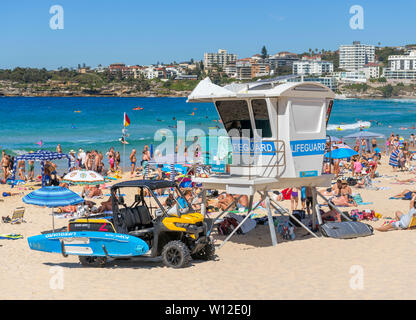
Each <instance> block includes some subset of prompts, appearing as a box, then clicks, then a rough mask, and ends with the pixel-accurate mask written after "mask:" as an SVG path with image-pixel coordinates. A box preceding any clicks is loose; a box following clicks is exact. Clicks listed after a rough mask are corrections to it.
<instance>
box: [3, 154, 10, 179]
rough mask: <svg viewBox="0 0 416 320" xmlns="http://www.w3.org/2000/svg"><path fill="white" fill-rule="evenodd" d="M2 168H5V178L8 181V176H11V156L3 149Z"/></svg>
mask: <svg viewBox="0 0 416 320" xmlns="http://www.w3.org/2000/svg"><path fill="white" fill-rule="evenodd" d="M1 169H2V170H3V178H4V182H6V180H7V177H8V176H9V156H8V155H7V154H6V152H4V150H3V151H2V157H1Z"/></svg>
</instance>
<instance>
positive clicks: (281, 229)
mask: <svg viewBox="0 0 416 320" xmlns="http://www.w3.org/2000/svg"><path fill="white" fill-rule="evenodd" d="M277 233H279V234H280V235H281V236H282V238H283V239H285V240H294V239H295V226H294V225H293V224H292V223H291V222H290V221H286V222H281V223H279V224H278V225H277Z"/></svg>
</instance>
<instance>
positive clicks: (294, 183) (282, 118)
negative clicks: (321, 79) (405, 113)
mask: <svg viewBox="0 0 416 320" xmlns="http://www.w3.org/2000/svg"><path fill="white" fill-rule="evenodd" d="M334 97H335V94H334V92H333V91H331V90H330V89H329V88H328V87H326V86H324V85H322V84H320V83H314V82H297V83H293V82H292V83H284V84H279V83H278V82H277V81H273V80H272V81H258V82H254V83H248V84H231V85H227V86H225V87H221V86H218V85H216V84H214V83H212V82H211V81H210V79H209V78H206V79H204V80H202V81H201V82H200V83H199V84H198V85H197V87H196V88H195V89H194V90H193V91H192V93H191V94H190V95H189V97H188V102H212V103H214V105H215V108H216V110H217V112H218V114H219V117H220V119H221V121H222V123H223V125H224V128H225V130H226V131H227V134H228V135H229V136H230V138H231V145H232V164H230V168H229V172H230V174H229V175H212V176H210V177H209V178H199V177H197V178H194V179H193V181H194V182H196V183H202V185H203V188H204V189H222V190H226V192H228V193H230V194H240V195H242V194H244V195H248V196H249V197H250V208H249V212H250V211H251V210H254V208H252V202H253V196H254V194H255V193H257V192H258V193H259V194H260V195H261V198H262V199H264V200H265V202H266V205H267V209H268V212H269V225H270V231H271V236H272V241H273V245H275V244H276V235H275V230H274V228H273V220H272V216H271V210H270V199H269V196H268V192H269V191H271V190H273V189H283V188H287V187H299V188H300V187H302V186H310V187H312V188H313V189H312V190H313V193H314V199H315V204H316V192H315V191H316V187H328V186H330V185H331V180H332V178H333V176H332V175H328V174H324V175H323V174H322V164H323V157H324V153H325V144H326V125H327V120H328V118H329V115H330V112H331V108H332V103H333V99H334ZM203 196H204V194H203ZM204 197H205V196H204ZM204 201H205V199H204ZM272 202H273V201H272ZM271 205H272V206H273V207H275V208H276V206H279V205H278V204H277V203H276V202H273V203H272V204H271ZM313 208H314V209H315V205H314V206H313ZM249 216H250V214H248V215H247V218H248V217H249ZM314 217H315V215H314ZM242 223H243V222H242ZM305 228H306V227H305ZM272 229H273V230H272ZM307 229H308V228H307ZM308 231H310V230H309V229H308ZM310 232H311V231H310ZM311 233H312V232H311ZM312 234H313V233H312ZM226 240H228V239H226Z"/></svg>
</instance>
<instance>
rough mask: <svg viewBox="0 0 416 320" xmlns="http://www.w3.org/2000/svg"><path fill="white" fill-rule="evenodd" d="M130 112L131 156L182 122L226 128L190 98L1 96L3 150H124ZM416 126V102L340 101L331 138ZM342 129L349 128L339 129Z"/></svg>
mask: <svg viewBox="0 0 416 320" xmlns="http://www.w3.org/2000/svg"><path fill="white" fill-rule="evenodd" d="M135 107H141V108H143V110H133V108H135ZM75 111H80V112H75ZM124 112H126V113H127V115H128V117H129V118H130V121H131V124H130V126H129V127H128V133H129V135H130V136H129V137H128V138H127V141H128V142H129V143H130V144H129V145H126V153H127V152H129V151H130V150H131V149H132V148H136V149H138V151H139V152H140V150H141V149H142V147H143V146H144V145H145V144H151V143H152V142H153V136H154V133H155V131H156V130H157V129H160V128H166V129H170V130H172V131H173V132H174V133H176V129H175V128H174V126H175V125H176V124H177V121H178V120H184V121H185V123H186V130H189V129H192V128H201V129H203V130H204V131H206V132H208V129H209V127H215V126H217V125H220V126H221V124H219V123H218V122H217V121H216V120H217V119H218V116H217V113H216V111H215V109H214V106H213V104H211V103H187V102H186V98H119V97H74V98H61V97H1V98H0V119H1V125H0V146H1V148H2V149H5V150H6V151H7V152H8V153H11V154H21V153H24V152H27V151H30V150H37V149H39V146H38V145H37V144H36V143H37V142H38V141H40V140H42V141H43V143H44V145H43V148H44V149H49V150H55V148H56V146H57V144H58V143H59V144H61V146H62V149H63V151H64V152H68V151H69V150H70V149H74V150H78V149H79V148H83V149H84V150H91V149H97V150H100V151H104V152H105V151H107V150H108V149H109V148H110V147H111V146H113V147H115V149H116V150H120V151H121V150H122V144H121V143H120V142H119V138H120V137H121V130H122V127H123V113H124ZM193 112H194V115H192V113H193ZM415 124H416V101H415V100H336V101H335V102H334V107H333V111H332V115H331V118H330V123H329V126H328V134H330V135H334V136H338V137H340V136H343V135H347V134H350V133H353V132H356V131H358V130H359V127H360V126H370V128H369V129H367V130H369V131H373V132H379V133H383V134H385V135H389V134H391V133H392V132H394V133H399V134H400V135H402V136H403V137H404V138H408V136H409V135H410V134H411V133H412V132H413V133H415V134H416V130H412V129H406V130H405V129H404V128H411V127H412V126H414V125H415ZM339 126H340V127H341V128H344V130H342V131H339V130H338V127H339Z"/></svg>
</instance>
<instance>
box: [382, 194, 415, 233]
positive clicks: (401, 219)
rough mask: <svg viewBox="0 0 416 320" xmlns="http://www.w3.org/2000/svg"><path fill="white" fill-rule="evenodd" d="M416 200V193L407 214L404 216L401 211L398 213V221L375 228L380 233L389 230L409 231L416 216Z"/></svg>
mask: <svg viewBox="0 0 416 320" xmlns="http://www.w3.org/2000/svg"><path fill="white" fill-rule="evenodd" d="M415 200H416V193H413V196H412V200H410V206H409V207H410V208H409V211H408V212H407V214H404V213H403V212H401V211H396V213H395V217H396V221H394V222H392V223H389V224H386V225H384V226H381V227H379V228H375V229H376V230H378V231H389V230H393V229H396V230H403V229H407V228H408V227H409V225H410V221H411V220H412V217H413V216H414V215H416V208H415Z"/></svg>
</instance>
